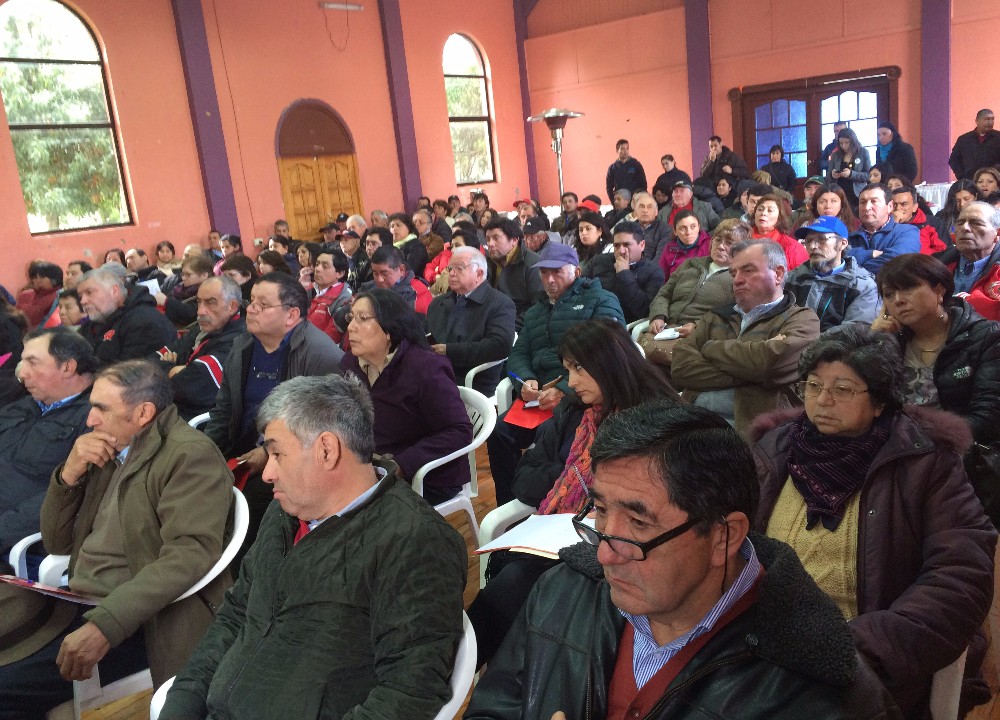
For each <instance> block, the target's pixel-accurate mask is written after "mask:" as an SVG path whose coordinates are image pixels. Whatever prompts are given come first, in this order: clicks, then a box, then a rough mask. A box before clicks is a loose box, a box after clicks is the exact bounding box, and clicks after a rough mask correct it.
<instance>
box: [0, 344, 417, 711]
mask: <svg viewBox="0 0 1000 720" xmlns="http://www.w3.org/2000/svg"><path fill="white" fill-rule="evenodd" d="M172 394H173V393H172V391H171V388H170V383H169V382H168V381H167V377H166V375H165V374H164V373H163V372H162V371H161V370H160V369H159V368H157V367H156V365H155V364H153V363H151V362H149V361H145V360H129V361H126V362H121V363H118V364H115V365H111V366H110V367H107V368H105V369H104V370H102V371H101V372H99V373H98V375H97V377H96V379H95V380H94V385H93V388H92V389H91V393H90V405H91V411H90V415H89V416H88V417H87V425H88V427H90V429H91V432H88V433H85V434H83V435H80V436H79V437H78V438H77V439H76V441H75V442H74V443H73V446H72V448H71V449H70V451H69V455H68V456H67V458H66V461H65V462H64V463H63V464H61V465H59V466H58V467H57V468H56V469H55V470H54V471H53V472H52V476H51V479H50V480H49V487H48V492H47V493H46V496H45V500H44V502H43V504H42V510H41V529H42V541H43V543H44V544H45V548H46V549H47V550H49V551H50V552H53V553H62V554H69V556H70V562H69V588H70V590H72V591H74V592H76V593H81V594H85V595H89V596H92V597H94V598H95V599H96V600H97V603H96V605H94V606H88V605H75V604H70V603H67V602H65V601H63V600H54V599H50V598H47V597H44V596H40V595H37V594H36V593H34V592H31V591H29V590H25V589H23V588H18V587H13V586H9V585H4V586H2V589H0V698H3V709H4V711H8V712H9V711H14V713H13V715H11V717H36V716H38V715H39V714H40V713H44V712H45V711H46V710H48V709H50V708H51V707H53V706H55V705H57V704H59V703H61V702H64V701H65V700H67V699H69V698H71V697H72V695H73V689H72V686H71V685H70V683H69V682H68V681H71V680H83V679H85V678H89V677H90V676H91V674H92V673H93V670H94V666H95V665H96V664H97V663H98V662H99V661H100V662H101V668H100V672H101V680H102V681H103V682H104V683H108V682H110V681H111V680H114V679H116V678H118V677H123V676H124V675H128V674H131V673H133V672H136V671H138V670H140V669H142V668H143V667H147V666H148V667H149V669H150V672H151V673H152V675H153V683H154V684H155V685H161V684H162V683H163V682H165V681H166V680H167V679H168V678H169V677H171V676H172V675H175V674H176V673H177V672H178V671H179V670H180V669H181V668H182V667H183V666H184V663H185V662H187V659H188V657H189V656H190V654H191V652H192V651H193V650H194V648H195V646H196V645H197V644H198V641H199V640H200V639H201V636H202V635H203V634H204V632H205V630H207V629H208V627H209V625H210V624H211V622H212V619H213V615H214V613H215V611H216V609H217V608H218V607H219V606H220V605H221V604H222V597H223V593H224V591H225V589H226V587H227V586H228V585H229V584H230V583H231V580H230V577H229V574H228V573H225V572H223V573H222V574H221V575H219V576H218V577H217V578H215V579H214V580H212V581H211V582H210V583H209V584H208V585H206V586H205V587H204V588H202V589H201V590H200V591H199V592H198V593H197V594H196V595H192V596H191V597H188V598H186V599H184V600H177V599H178V598H179V597H180V596H181V595H183V594H184V593H185V592H186V591H187V590H188V589H189V588H191V587H192V586H193V585H194V584H195V583H196V582H198V581H199V580H200V579H201V578H202V577H204V575H205V574H206V573H207V572H208V571H209V569H210V568H211V567H212V566H213V565H214V564H215V563H216V562H217V561H218V560H219V558H220V557H221V555H222V549H223V545H224V541H225V538H224V535H225V532H226V527H227V523H228V518H229V515H230V507H231V505H232V486H233V475H232V473H231V472H229V469H228V468H227V467H226V463H225V460H224V459H223V457H222V454H221V453H220V452H219V451H218V450H217V449H216V447H215V446H214V445H213V444H212V442H211V441H210V440H209V439H208V438H206V437H205V436H204V435H202V434H201V433H200V432H198V431H197V430H195V429H193V428H191V427H190V426H189V425H188V424H187V423H186V422H184V420H182V419H181V418H180V417H179V416H178V414H177V408H175V407H174V405H173V404H172V403H171V396H172ZM418 501H419V498H418ZM39 598H42V600H41V602H39ZM175 601H176V602H175ZM25 607H27V608H29V609H30V610H29V612H28V613H25V612H24V608H25ZM46 617H48V618H49V621H48V622H46V620H45V618H46ZM17 618H20V619H21V622H20V624H18V625H16V626H13V627H12V626H11V625H13V624H14V623H15V621H16V620H15V619H17ZM29 628H34V630H35V631H34V632H29V633H28V634H26V632H28V629H29ZM105 656H108V657H107V658H106V659H105ZM147 663H148V665H147ZM19 710H20V711H22V712H23V714H18V712H17V711H19Z"/></svg>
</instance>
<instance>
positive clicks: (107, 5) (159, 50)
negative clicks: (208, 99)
mask: <svg viewBox="0 0 1000 720" xmlns="http://www.w3.org/2000/svg"><path fill="white" fill-rule="evenodd" d="M71 7H73V8H74V9H75V10H77V11H78V12H79V13H80V15H82V16H83V17H84V18H85V19H86V20H87V21H88V22H89V23H90V26H91V28H92V29H93V30H95V34H96V35H97V37H98V40H99V42H100V43H101V45H102V48H103V50H104V52H105V57H106V59H107V66H108V70H109V77H110V79H111V91H112V95H113V100H114V104H115V111H116V114H117V118H118V122H119V127H120V129H121V135H120V140H121V144H122V146H123V148H124V161H125V179H126V183H127V186H128V189H129V194H130V196H131V200H132V209H133V220H134V221H135V224H134V225H131V226H125V227H116V228H104V229H99V230H86V231H78V232H66V233H58V234H49V235H36V236H34V237H32V236H31V235H30V234H29V232H28V221H27V215H26V211H25V206H24V196H23V195H22V194H21V185H20V181H19V180H18V174H17V167H16V164H15V163H14V161H13V146H12V143H11V139H10V133H9V131H8V130H7V123H6V119H4V122H2V123H0V197H2V198H3V199H4V201H3V202H4V208H3V212H2V216H0V247H2V248H3V257H4V262H3V263H2V264H0V283H3V284H4V285H5V286H6V287H7V288H8V289H10V290H11V291H14V290H15V289H16V288H18V287H20V286H22V285H23V284H24V283H25V282H26V279H25V269H26V267H27V264H28V263H29V262H30V261H31V260H33V259H36V258H41V257H44V258H45V259H47V260H51V261H53V262H57V263H59V264H60V265H63V266H65V264H66V263H67V262H68V261H70V260H72V259H74V258H87V259H90V258H93V257H100V258H101V259H102V260H103V256H104V252H105V250H107V249H108V248H111V247H115V246H118V247H136V246H138V247H143V248H146V249H147V250H149V251H151V250H152V249H153V248H154V247H155V246H156V243H158V242H159V241H161V240H171V241H172V242H173V243H174V245H175V246H176V247H177V250H178V252H181V249H182V248H183V246H184V245H185V244H187V243H190V242H195V241H197V240H198V239H200V238H201V237H202V236H204V235H205V232H206V229H207V225H208V211H207V209H206V205H205V195H204V191H203V186H202V182H201V172H200V170H199V166H198V156H197V151H196V148H195V143H194V134H193V131H192V129H191V116H190V113H189V112H188V103H187V93H186V90H185V84H184V75H183V73H182V71H181V65H180V56H179V50H178V46H177V36H176V32H175V30H174V18H173V13H172V11H171V6H170V0H144V1H143V2H141V3H137V2H129V1H128V0H77V1H76V2H74V3H72V4H71Z"/></svg>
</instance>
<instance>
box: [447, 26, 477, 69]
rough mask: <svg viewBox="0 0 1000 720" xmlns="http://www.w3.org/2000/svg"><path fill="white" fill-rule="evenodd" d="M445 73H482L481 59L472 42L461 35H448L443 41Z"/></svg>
mask: <svg viewBox="0 0 1000 720" xmlns="http://www.w3.org/2000/svg"><path fill="white" fill-rule="evenodd" d="M442 64H443V66H444V74H445V75H484V74H485V72H486V71H485V69H484V68H483V63H482V60H480V59H479V52H478V51H477V50H476V47H475V46H474V45H473V44H472V42H471V41H470V40H469V39H468V38H467V37H465V36H463V35H458V34H454V35H449V36H448V39H447V40H446V41H445V43H444V61H443V63H442Z"/></svg>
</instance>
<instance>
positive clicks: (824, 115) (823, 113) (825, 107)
mask: <svg viewBox="0 0 1000 720" xmlns="http://www.w3.org/2000/svg"><path fill="white" fill-rule="evenodd" d="M819 114H820V120H821V121H822V123H823V127H824V128H826V126H827V125H829V126H830V127H831V128H832V127H833V123H835V122H837V121H838V120H840V99H839V98H837V97H836V96H834V97H828V98H826V99H825V100H823V102H821V103H820V106H819ZM823 137H826V130H825V129H824V130H823Z"/></svg>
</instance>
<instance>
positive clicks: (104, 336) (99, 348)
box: [80, 285, 177, 365]
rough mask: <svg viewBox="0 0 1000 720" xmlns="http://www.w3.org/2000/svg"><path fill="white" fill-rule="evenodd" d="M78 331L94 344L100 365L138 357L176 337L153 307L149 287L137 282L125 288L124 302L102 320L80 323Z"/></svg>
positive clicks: (145, 356) (175, 332) (165, 320)
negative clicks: (131, 286) (126, 291)
mask: <svg viewBox="0 0 1000 720" xmlns="http://www.w3.org/2000/svg"><path fill="white" fill-rule="evenodd" d="M80 335H81V336H82V337H84V338H86V339H87V341H88V342H90V344H91V345H93V346H94V354H95V355H97V358H98V359H99V360H100V361H101V364H102V365H110V364H111V363H116V362H119V361H121V360H141V359H143V358H147V357H149V356H150V355H152V354H153V353H155V352H156V351H157V350H159V349H160V348H162V347H164V346H165V345H171V344H172V343H173V341H174V339H175V338H176V337H177V331H176V330H175V329H174V324H173V323H172V322H170V321H169V320H167V318H166V317H165V316H164V315H163V313H161V312H160V311H159V310H157V309H156V300H154V299H153V296H152V295H150V294H149V290H147V289H146V288H145V287H143V286H141V285H137V286H135V287H133V288H131V289H129V291H128V295H127V296H126V297H125V303H124V304H123V305H122V306H121V307H120V308H118V309H117V310H115V311H114V312H113V313H111V314H110V315H109V316H108V317H107V318H105V319H104V320H98V321H92V322H89V323H87V324H86V325H83V326H81V328H80Z"/></svg>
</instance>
